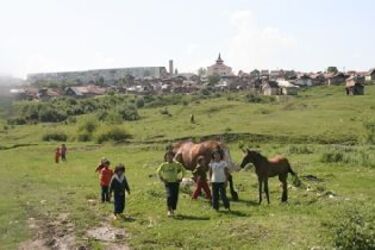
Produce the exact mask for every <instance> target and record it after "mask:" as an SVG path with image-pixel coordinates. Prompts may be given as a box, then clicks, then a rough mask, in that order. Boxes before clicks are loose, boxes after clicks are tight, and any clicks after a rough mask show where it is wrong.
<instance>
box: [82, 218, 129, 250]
mask: <svg viewBox="0 0 375 250" xmlns="http://www.w3.org/2000/svg"><path fill="white" fill-rule="evenodd" d="M86 234H87V236H88V237H89V238H91V239H94V240H98V241H100V242H101V243H102V244H103V246H105V249H109V250H128V249H130V248H129V246H128V245H127V244H125V243H124V240H125V238H126V236H127V235H126V232H125V230H124V229H120V228H115V227H112V226H111V225H109V224H102V225H101V226H99V227H97V228H93V229H90V230H88V231H87V233H86Z"/></svg>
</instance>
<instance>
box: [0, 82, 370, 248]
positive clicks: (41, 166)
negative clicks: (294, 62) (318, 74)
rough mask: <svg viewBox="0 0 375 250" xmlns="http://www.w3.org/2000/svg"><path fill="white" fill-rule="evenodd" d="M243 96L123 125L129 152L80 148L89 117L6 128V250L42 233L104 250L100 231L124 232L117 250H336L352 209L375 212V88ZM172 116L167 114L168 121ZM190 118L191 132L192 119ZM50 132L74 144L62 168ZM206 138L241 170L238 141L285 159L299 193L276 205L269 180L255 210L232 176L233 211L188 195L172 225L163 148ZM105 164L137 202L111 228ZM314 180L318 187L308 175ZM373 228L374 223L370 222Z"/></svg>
mask: <svg viewBox="0 0 375 250" xmlns="http://www.w3.org/2000/svg"><path fill="white" fill-rule="evenodd" d="M245 94H246V93H237V94H226V95H223V96H221V97H218V98H213V99H207V100H201V101H199V102H193V103H190V104H188V105H171V106H168V107H162V108H144V109H140V110H139V112H140V115H141V119H140V120H137V121H132V122H125V123H123V124H122V125H121V126H122V127H124V128H125V129H126V130H127V131H128V132H129V133H130V134H131V135H132V139H131V140H130V141H129V142H128V143H124V144H103V145H98V144H95V142H86V143H79V142H77V141H76V140H75V139H76V137H77V130H78V127H79V123H80V120H82V119H85V117H86V118H87V116H85V117H82V118H80V119H78V122H77V123H67V124H38V125H25V126H6V125H5V122H3V125H2V126H1V128H0V149H1V150H0V159H1V163H0V249H16V248H17V247H18V246H20V244H21V246H22V244H24V243H25V242H28V240H30V239H35V238H38V237H37V235H38V232H37V231H41V232H43V233H42V234H43V235H45V237H46V238H49V239H50V238H51V237H52V238H53V237H58V236H54V235H51V234H53V233H56V232H57V234H59V233H61V232H63V235H68V234H71V235H74V237H75V244H76V245H78V246H80V245H81V246H87V247H89V248H91V249H105V248H106V243H105V242H101V241H96V240H93V239H92V238H90V237H87V231H88V230H90V229H92V228H96V227H98V226H101V225H102V224H103V223H108V224H109V225H111V226H113V227H115V228H124V229H125V231H126V237H125V238H124V239H121V240H118V242H117V243H118V244H117V246H119V245H128V246H130V247H131V248H134V249H181V248H185V249H212V248H214V249H310V248H313V247H321V248H322V249H324V248H332V247H334V244H335V239H336V236H335V235H336V230H338V228H339V224H340V222H341V221H343V220H345V219H346V215H345V211H347V210H350V209H357V210H358V211H360V213H361V214H363V215H367V214H375V205H374V204H375V203H374V201H375V198H374V197H375V188H374V181H375V147H374V146H372V145H368V144H363V141H364V140H363V139H364V138H365V135H366V130H365V128H364V126H363V123H364V122H366V121H368V120H370V119H371V118H372V117H371V115H373V114H374V111H375V100H374V96H375V88H374V86H369V87H367V88H366V95H364V96H354V97H347V96H345V95H344V91H343V90H342V87H331V88H327V87H321V88H315V89H310V90H306V91H302V92H300V94H299V96H297V97H290V98H281V99H280V100H278V101H275V102H272V103H251V102H247V101H245V99H246V98H245ZM165 108H167V109H168V111H169V113H170V114H171V116H166V115H163V114H161V112H160V110H164V109H165ZM190 114H194V115H195V118H196V124H191V123H190V122H189V119H190ZM107 126H111V125H108V124H101V127H100V128H98V130H100V129H103V128H105V127H107ZM46 131H65V132H66V134H67V135H68V136H69V139H68V140H69V141H68V142H67V144H68V147H69V155H68V158H69V160H68V162H67V163H64V164H59V165H56V164H54V163H53V151H54V148H55V147H56V145H58V143H57V142H56V143H55V142H53V143H51V142H43V141H42V140H41V138H42V136H43V134H44V133H46ZM210 135H215V136H216V135H218V136H219V137H221V138H223V139H225V140H227V143H228V144H229V147H230V149H231V153H232V157H233V159H234V161H235V162H237V163H239V162H240V161H241V157H242V153H241V150H240V149H239V145H247V146H249V147H257V148H258V149H259V150H260V151H261V152H262V153H263V154H265V155H269V156H271V155H273V154H283V155H285V156H287V157H288V159H289V160H290V162H291V164H292V167H293V168H294V170H295V171H296V172H297V173H298V174H299V176H301V179H302V181H303V184H304V186H303V187H299V188H297V187H294V186H290V187H289V203H288V204H280V196H281V190H280V186H279V182H278V180H277V179H276V178H273V179H271V181H270V194H271V204H270V205H267V204H266V203H263V204H262V205H260V206H258V205H257V185H256V183H257V182H256V176H255V174H254V172H253V169H251V170H249V171H241V172H238V173H235V174H234V180H235V183H236V188H237V190H238V191H239V195H240V201H239V202H233V203H232V210H233V213H227V212H219V213H217V212H214V211H212V209H210V207H209V204H208V203H207V202H206V201H205V200H204V199H203V198H202V199H200V200H198V201H192V200H191V198H190V195H188V194H185V193H181V195H180V202H179V207H178V214H179V216H177V217H176V218H167V216H166V211H165V197H164V190H163V186H162V184H161V183H160V181H159V180H158V179H157V178H156V176H155V170H156V168H157V166H158V165H159V164H160V163H161V159H162V155H163V152H164V149H165V146H166V145H167V143H168V142H169V141H174V140H177V139H179V138H185V137H191V138H196V139H199V138H200V137H202V136H210ZM215 136H214V137H215ZM102 156H105V157H107V158H109V159H110V160H111V161H112V162H113V163H118V162H123V163H125V164H126V166H127V176H128V180H129V183H130V186H131V188H132V194H131V195H130V196H128V198H127V204H126V214H127V215H128V216H129V217H130V218H131V219H128V220H125V221H122V220H120V221H112V220H111V219H110V215H111V211H112V209H113V208H112V205H110V204H106V205H102V204H100V203H98V202H95V201H97V200H98V198H99V185H98V177H97V175H96V174H95V173H94V169H95V167H96V165H97V163H98V161H99V159H100V158H101V157H102ZM308 175H313V176H315V177H317V178H319V180H318V181H314V180H312V179H304V178H302V176H308ZM290 184H291V181H290ZM62 215H66V218H65V219H64V221H63V222H62V221H61V220H60V219H59V218H60V217H61V216H62ZM30 221H36V222H38V223H30ZM60 222H62V223H60ZM367 222H368V223H370V224H372V225H374V221H373V220H372V219H371V217H370V219H368V221H367ZM30 224H31V225H34V224H36V226H35V225H34V227H30ZM72 228H73V229H72ZM69 230H72V232H70V231H69ZM46 231H50V232H52V233H50V234H48V233H46ZM39 235H40V233H39ZM60 237H62V236H60ZM51 244H52V243H51Z"/></svg>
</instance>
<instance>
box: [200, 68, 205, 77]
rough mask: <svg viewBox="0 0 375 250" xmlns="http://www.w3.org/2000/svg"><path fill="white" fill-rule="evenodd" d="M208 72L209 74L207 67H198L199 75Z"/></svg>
mask: <svg viewBox="0 0 375 250" xmlns="http://www.w3.org/2000/svg"><path fill="white" fill-rule="evenodd" d="M206 74H207V69H205V68H203V67H202V68H199V69H198V76H199V77H202V76H205V75H206Z"/></svg>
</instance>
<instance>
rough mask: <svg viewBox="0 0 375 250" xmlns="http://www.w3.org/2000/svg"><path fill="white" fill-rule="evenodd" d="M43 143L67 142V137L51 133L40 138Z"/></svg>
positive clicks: (55, 132)
mask: <svg viewBox="0 0 375 250" xmlns="http://www.w3.org/2000/svg"><path fill="white" fill-rule="evenodd" d="M42 140H43V141H63V142H65V141H67V140H68V136H67V135H66V134H65V133H64V132H59V131H53V132H47V133H45V134H44V135H43V137H42Z"/></svg>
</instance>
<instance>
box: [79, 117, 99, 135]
mask: <svg viewBox="0 0 375 250" xmlns="http://www.w3.org/2000/svg"><path fill="white" fill-rule="evenodd" d="M98 127H99V124H98V122H97V121H96V120H95V119H94V118H87V119H85V120H83V121H82V123H81V124H80V126H79V129H78V130H79V131H81V132H85V133H87V134H92V133H94V132H95V130H96V129H97V128H98Z"/></svg>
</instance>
